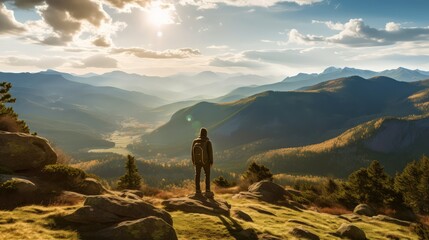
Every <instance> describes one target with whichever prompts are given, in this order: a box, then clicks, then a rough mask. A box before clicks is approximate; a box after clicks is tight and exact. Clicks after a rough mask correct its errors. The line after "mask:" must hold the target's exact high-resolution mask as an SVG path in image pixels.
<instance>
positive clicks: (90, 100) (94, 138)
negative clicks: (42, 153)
mask: <svg viewBox="0 0 429 240" xmlns="http://www.w3.org/2000/svg"><path fill="white" fill-rule="evenodd" d="M2 81H6V82H10V83H12V86H13V87H12V89H11V94H12V96H13V97H15V98H16V99H17V101H16V103H15V104H13V105H12V106H13V108H14V109H15V111H16V112H17V113H18V114H19V115H20V117H21V118H22V119H24V120H25V121H27V122H28V124H29V125H30V128H31V130H32V131H36V132H37V133H39V134H41V135H43V136H45V137H47V138H49V139H51V140H52V141H53V142H54V143H55V144H56V145H57V146H60V147H61V148H63V149H64V150H65V151H67V152H77V151H80V150H81V149H89V148H91V147H108V146H111V145H112V143H109V142H107V141H105V140H103V136H102V135H103V134H106V133H109V132H112V131H114V130H116V129H117V128H118V126H119V124H118V123H119V122H120V121H121V120H123V119H125V118H131V117H132V118H136V119H139V120H142V121H144V120H145V114H143V112H145V111H147V110H148V109H151V108H153V107H157V106H160V105H162V104H163V103H165V101H164V100H162V99H160V98H158V97H155V96H150V95H147V94H143V93H141V92H131V91H125V90H122V89H117V88H113V87H94V86H92V85H88V84H82V83H77V82H73V81H70V80H67V79H65V78H64V77H63V76H62V75H58V74H43V73H0V82H2ZM124 106H126V107H124Z"/></svg>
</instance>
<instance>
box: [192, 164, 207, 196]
mask: <svg viewBox="0 0 429 240" xmlns="http://www.w3.org/2000/svg"><path fill="white" fill-rule="evenodd" d="M201 168H203V169H204V174H205V175H206V192H210V165H207V166H203V165H196V166H195V190H196V192H201V187H200V176H201Z"/></svg>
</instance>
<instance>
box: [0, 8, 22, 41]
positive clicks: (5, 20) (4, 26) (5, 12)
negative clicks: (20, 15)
mask: <svg viewBox="0 0 429 240" xmlns="http://www.w3.org/2000/svg"><path fill="white" fill-rule="evenodd" d="M24 31H25V28H24V26H23V25H22V24H21V23H19V22H18V21H16V20H15V17H14V15H13V12H12V11H11V10H9V9H7V8H6V6H5V5H4V4H2V3H1V4H0V35H1V34H16V33H20V32H24Z"/></svg>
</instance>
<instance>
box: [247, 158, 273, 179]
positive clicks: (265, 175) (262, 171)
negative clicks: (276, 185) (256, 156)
mask: <svg viewBox="0 0 429 240" xmlns="http://www.w3.org/2000/svg"><path fill="white" fill-rule="evenodd" d="M242 177H243V179H244V180H246V181H248V182H249V183H250V184H253V183H255V182H259V181H262V180H266V179H267V180H269V181H273V174H272V173H271V171H270V169H268V168H267V167H265V166H264V165H259V164H257V163H255V162H253V163H252V164H250V166H249V167H248V168H247V170H246V172H245V173H244V174H243V176H242Z"/></svg>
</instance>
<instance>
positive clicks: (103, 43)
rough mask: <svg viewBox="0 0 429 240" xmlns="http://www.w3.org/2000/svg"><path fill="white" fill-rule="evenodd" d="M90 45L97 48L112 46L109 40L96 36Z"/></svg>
mask: <svg viewBox="0 0 429 240" xmlns="http://www.w3.org/2000/svg"><path fill="white" fill-rule="evenodd" d="M92 43H93V44H94V45H95V46H97V47H110V45H112V43H111V40H110V39H107V38H106V37H105V36H98V37H97V38H96V39H95V40H94V41H92Z"/></svg>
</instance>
